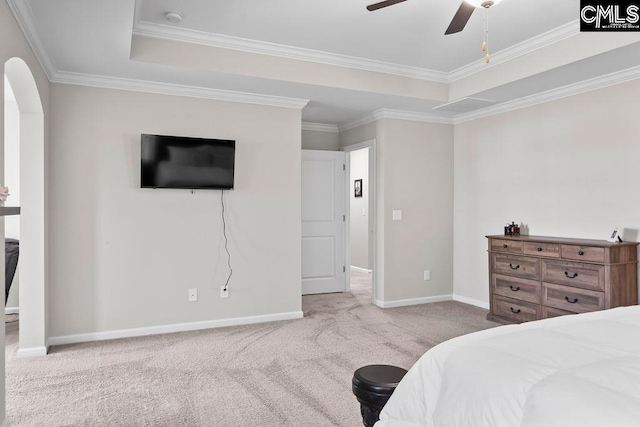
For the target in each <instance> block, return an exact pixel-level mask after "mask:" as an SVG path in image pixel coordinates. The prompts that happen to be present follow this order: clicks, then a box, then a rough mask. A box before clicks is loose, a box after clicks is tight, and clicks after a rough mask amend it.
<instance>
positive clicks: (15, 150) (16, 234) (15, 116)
mask: <svg viewBox="0 0 640 427" xmlns="http://www.w3.org/2000/svg"><path fill="white" fill-rule="evenodd" d="M5 85H6V86H5V97H6V96H7V93H6V91H7V90H9V91H10V90H11V87H10V86H9V85H8V81H7V80H6V76H5ZM9 97H12V94H11V95H10V96H9ZM4 123H5V127H4V185H5V186H7V187H9V193H10V196H9V197H8V198H7V201H6V202H5V205H6V206H20V111H19V110H18V104H16V102H15V100H5V101H4ZM4 221H5V222H4V224H5V230H4V232H5V237H11V238H13V239H18V240H20V216H19V215H14V216H8V217H6V218H5V220H4ZM19 276H20V274H19V272H18V270H16V275H15V276H14V278H13V283H12V285H11V291H10V292H9V297H8V298H7V303H6V307H7V308H16V307H18V305H19V302H18V301H19V297H18V296H19V294H20V278H19Z"/></svg>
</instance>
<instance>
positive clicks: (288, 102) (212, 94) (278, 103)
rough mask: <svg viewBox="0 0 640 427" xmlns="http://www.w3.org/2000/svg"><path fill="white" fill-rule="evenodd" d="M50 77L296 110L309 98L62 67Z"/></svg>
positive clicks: (55, 81) (78, 82) (110, 87)
mask: <svg viewBox="0 0 640 427" xmlns="http://www.w3.org/2000/svg"><path fill="white" fill-rule="evenodd" d="M50 80H51V82H53V83H62V84H72V85H80V86H91V87H101V88H107V89H119V90H130V91H134V92H147V93H157V94H162V95H177V96H188V97H192V98H204V99H213V100H216V101H230V102H241V103H245V104H257V105H268V106H272V107H284V108H295V109H298V110H301V109H303V108H304V107H305V106H306V105H307V104H308V103H309V100H307V99H298V98H285V97H281V96H273V95H261V94H255V93H247V92H235V91H230V90H221V89H210V88H203V87H197V86H185V85H178V84H172V83H160V82H150V81H146V80H135V79H125V78H120V77H106V76H98V75H94V74H80V73H70V72H64V71H63V72H57V73H56V74H55V75H54V76H53V77H52V78H51V79H50Z"/></svg>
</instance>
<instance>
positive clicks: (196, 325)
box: [47, 311, 303, 346]
mask: <svg viewBox="0 0 640 427" xmlns="http://www.w3.org/2000/svg"><path fill="white" fill-rule="evenodd" d="M302 317H303V313H302V311H292V312H290V313H277V314H265V315H262V316H249V317H235V318H231V319H220V320H206V321H204V322H190V323H178V324H174V325H162V326H149V327H145V328H132V329H119V330H114V331H105V332H92V333H88V334H76V335H64V336H59V337H50V338H49V341H48V342H47V343H48V344H49V345H50V346H52V345H64V344H75V343H80V342H89V341H103V340H113V339H118V338H131V337H141V336H146V335H158V334H171V333H174V332H188V331H197V330H201V329H211V328H222V327H226V326H238V325H250V324H253V323H265V322H275V321H278V320H292V319H301V318H302Z"/></svg>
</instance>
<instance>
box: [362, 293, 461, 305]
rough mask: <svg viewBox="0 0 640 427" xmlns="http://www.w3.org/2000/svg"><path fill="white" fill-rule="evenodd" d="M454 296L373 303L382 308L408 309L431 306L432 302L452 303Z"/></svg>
mask: <svg viewBox="0 0 640 427" xmlns="http://www.w3.org/2000/svg"><path fill="white" fill-rule="evenodd" d="M452 299H453V296H452V295H436V296H434V297H423V298H412V299H399V300H395V301H380V300H375V301H373V303H374V304H375V305H377V306H378V307H380V308H394V307H406V306H409V305H418V304H429V303H432V302H442V301H451V300H452Z"/></svg>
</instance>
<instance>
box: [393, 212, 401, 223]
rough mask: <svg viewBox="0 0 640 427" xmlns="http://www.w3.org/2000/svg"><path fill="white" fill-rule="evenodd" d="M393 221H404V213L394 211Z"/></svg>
mask: <svg viewBox="0 0 640 427" xmlns="http://www.w3.org/2000/svg"><path fill="white" fill-rule="evenodd" d="M392 219H393V220H394V221H401V220H402V211H393V213H392Z"/></svg>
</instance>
